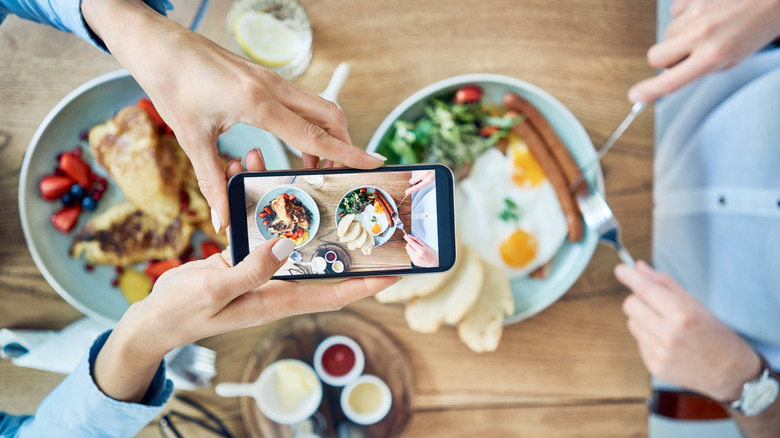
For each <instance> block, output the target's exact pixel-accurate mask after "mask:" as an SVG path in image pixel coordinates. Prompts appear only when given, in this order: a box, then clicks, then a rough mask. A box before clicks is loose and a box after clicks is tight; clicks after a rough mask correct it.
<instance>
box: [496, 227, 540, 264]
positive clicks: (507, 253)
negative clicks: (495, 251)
mask: <svg viewBox="0 0 780 438" xmlns="http://www.w3.org/2000/svg"><path fill="white" fill-rule="evenodd" d="M538 247H539V242H538V241H537V240H536V236H534V235H533V234H530V233H527V232H525V231H523V230H517V231H515V232H514V233H512V234H511V235H509V237H507V238H506V240H504V241H503V242H501V246H500V248H499V250H500V252H501V258H502V259H503V260H504V263H506V264H507V266H509V267H511V268H522V267H523V266H525V265H527V264H529V263H531V261H532V260H533V259H534V258H535V257H536V250H537V248H538Z"/></svg>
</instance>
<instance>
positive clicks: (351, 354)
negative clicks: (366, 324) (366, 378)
mask: <svg viewBox="0 0 780 438" xmlns="http://www.w3.org/2000/svg"><path fill="white" fill-rule="evenodd" d="M365 365H366V357H365V355H364V354H363V349H361V348H360V346H359V345H358V344H357V342H355V341H354V340H352V339H351V338H348V337H346V336H341V335H336V336H331V337H329V338H326V339H325V340H323V341H322V342H320V345H318V346H317V349H316V350H315V351H314V371H316V372H317V375H318V376H319V377H320V379H321V380H322V381H323V382H325V383H327V384H328V385H331V386H345V385H348V384H349V383H352V382H354V381H355V380H356V379H357V378H358V377H360V375H361V374H363V368H364V367H365Z"/></svg>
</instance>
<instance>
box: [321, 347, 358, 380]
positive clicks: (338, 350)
mask: <svg viewBox="0 0 780 438" xmlns="http://www.w3.org/2000/svg"><path fill="white" fill-rule="evenodd" d="M354 366H355V352H354V351H352V349H351V348H349V347H348V346H346V345H344V344H334V345H331V346H330V347H328V348H327V349H326V350H325V352H324V353H323V354H322V368H323V369H324V370H325V372H326V373H328V374H330V375H331V376H334V377H341V376H344V375H346V374H347V373H349V372H350V370H352V368H353V367H354Z"/></svg>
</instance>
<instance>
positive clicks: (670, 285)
mask: <svg viewBox="0 0 780 438" xmlns="http://www.w3.org/2000/svg"><path fill="white" fill-rule="evenodd" d="M615 275H616V276H617V278H618V280H619V281H620V282H621V283H623V284H624V285H626V286H628V287H629V288H630V289H631V291H632V292H633V293H632V294H631V295H630V296H629V297H628V298H626V300H625V302H624V303H623V310H624V311H625V313H626V315H627V316H628V329H629V331H630V332H631V334H632V335H633V336H634V338H636V340H637V344H638V346H639V353H640V355H641V356H642V360H643V362H644V363H645V366H647V369H648V370H649V371H650V372H651V373H652V374H653V375H655V376H658V377H660V378H661V379H664V380H668V381H670V382H672V383H674V384H676V385H679V386H681V387H684V388H687V389H690V390H692V391H696V392H698V393H701V394H703V395H706V396H708V397H710V398H711V399H713V400H716V401H719V402H721V403H723V404H727V405H728V404H731V402H733V401H735V400H737V399H738V398H739V397H740V394H741V392H742V386H743V385H744V384H745V383H746V382H749V381H752V380H754V379H756V378H757V377H758V376H759V374H760V372H761V369H762V366H761V359H760V357H759V356H758V354H757V353H756V352H755V351H754V350H753V349H752V348H751V347H750V345H748V344H747V342H745V341H744V340H743V339H742V338H741V337H740V336H739V335H738V334H737V333H735V332H734V331H733V330H731V329H730V328H729V327H727V326H726V325H725V324H723V323H722V322H720V321H719V320H718V319H717V318H716V317H715V316H714V315H713V314H712V313H711V312H709V310H707V309H706V308H705V307H704V306H703V305H702V304H701V303H699V301H697V300H696V298H694V297H693V296H692V295H690V294H689V293H688V292H686V291H685V290H683V289H682V287H680V285H678V284H677V283H676V282H675V281H674V280H672V278H671V277H669V276H668V275H665V274H661V273H658V272H656V271H654V270H653V269H652V268H651V267H650V266H648V265H647V264H646V263H644V262H639V263H638V264H637V267H636V269H633V268H629V267H627V266H625V265H619V266H618V267H617V268H616V269H615ZM732 416H733V418H734V419H735V420H736V421H737V423H738V424H739V426H740V428H742V430H743V432H744V433H745V434H746V436H747V437H749V438H763V437H770V436H776V434H777V430H780V401H778V400H776V401H775V402H774V404H773V405H772V406H770V407H769V408H768V409H766V410H765V411H764V412H762V413H760V414H758V415H755V416H752V417H745V416H743V415H742V414H741V413H739V412H736V411H733V410H732Z"/></svg>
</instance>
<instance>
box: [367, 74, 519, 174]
mask: <svg viewBox="0 0 780 438" xmlns="http://www.w3.org/2000/svg"><path fill="white" fill-rule="evenodd" d="M521 118H522V116H518V117H511V116H506V115H505V116H503V117H497V116H494V115H491V114H490V113H489V112H488V111H486V109H485V108H484V107H483V105H482V90H481V89H480V88H479V87H476V86H473V85H469V86H466V87H463V88H461V89H460V90H458V91H457V92H456V93H455V94H454V95H452V96H443V97H437V98H432V99H430V100H429V101H428V102H427V103H426V105H425V114H424V115H423V116H422V117H420V118H419V119H418V120H415V121H405V120H396V121H395V122H394V123H393V126H392V127H391V128H390V129H389V130H388V132H387V134H386V135H385V137H384V138H383V139H382V141H381V142H380V144H379V147H378V149H377V152H379V153H380V154H382V155H384V156H385V157H387V159H388V163H394V164H417V163H431V162H437V163H442V164H445V165H447V166H449V167H450V168H451V169H452V170H453V171H454V172H456V174H457V173H458V171H459V170H461V169H463V168H465V167H467V166H469V165H470V164H471V163H472V162H473V161H474V159H475V158H476V157H478V156H479V155H480V154H482V153H483V152H484V151H485V150H487V149H489V148H491V147H493V146H495V145H496V143H498V141H499V140H501V139H502V138H504V137H505V136H506V135H507V132H508V131H509V129H510V128H511V127H512V126H513V125H515V124H516V123H518V122H519V121H520V120H521Z"/></svg>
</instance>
